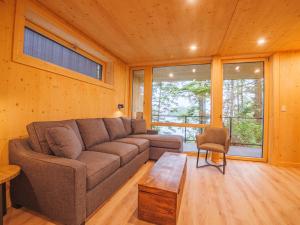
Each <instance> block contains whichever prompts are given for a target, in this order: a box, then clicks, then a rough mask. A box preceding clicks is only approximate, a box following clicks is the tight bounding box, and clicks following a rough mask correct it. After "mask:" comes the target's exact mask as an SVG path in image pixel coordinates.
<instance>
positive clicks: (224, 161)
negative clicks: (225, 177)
mask: <svg viewBox="0 0 300 225" xmlns="http://www.w3.org/2000/svg"><path fill="white" fill-rule="evenodd" d="M226 163H227V162H226V154H225V153H223V174H225V167H226Z"/></svg>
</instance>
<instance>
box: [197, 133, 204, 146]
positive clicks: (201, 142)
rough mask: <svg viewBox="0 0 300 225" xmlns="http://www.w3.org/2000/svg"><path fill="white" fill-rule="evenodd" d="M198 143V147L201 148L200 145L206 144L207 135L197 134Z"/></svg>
mask: <svg viewBox="0 0 300 225" xmlns="http://www.w3.org/2000/svg"><path fill="white" fill-rule="evenodd" d="M196 142H197V147H198V148H199V146H200V145H202V144H204V143H205V142H206V135H205V134H197V135H196Z"/></svg>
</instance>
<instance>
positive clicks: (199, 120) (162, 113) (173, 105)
mask: <svg viewBox="0 0 300 225" xmlns="http://www.w3.org/2000/svg"><path fill="white" fill-rule="evenodd" d="M152 122H160V123H162V122H173V123H185V124H208V123H210V64H203V65H186V66H171V67H158V68H154V69H153V82H152Z"/></svg>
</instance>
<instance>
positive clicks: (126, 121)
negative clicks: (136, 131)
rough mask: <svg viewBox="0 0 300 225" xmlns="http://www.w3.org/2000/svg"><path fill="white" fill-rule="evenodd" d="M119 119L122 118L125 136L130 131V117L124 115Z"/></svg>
mask: <svg viewBox="0 0 300 225" xmlns="http://www.w3.org/2000/svg"><path fill="white" fill-rule="evenodd" d="M121 119H122V121H123V124H124V128H125V132H126V136H128V135H130V134H131V133H132V127H131V119H129V118H126V117H121Z"/></svg>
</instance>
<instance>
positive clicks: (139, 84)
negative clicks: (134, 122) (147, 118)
mask: <svg viewBox="0 0 300 225" xmlns="http://www.w3.org/2000/svg"><path fill="white" fill-rule="evenodd" d="M131 111H132V115H131V116H132V118H134V119H136V118H142V117H143V111H144V70H135V71H133V73H132V109H131Z"/></svg>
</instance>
